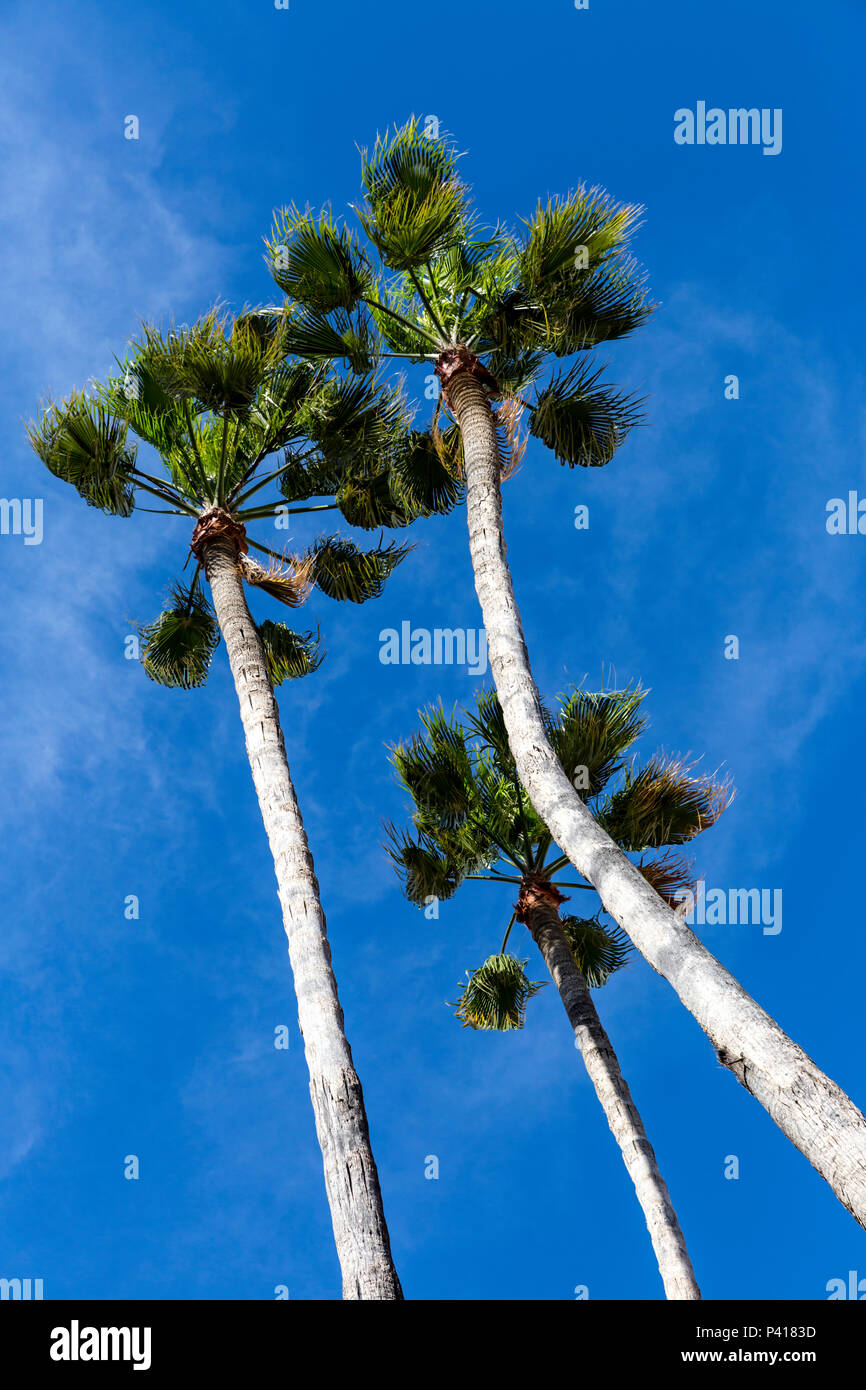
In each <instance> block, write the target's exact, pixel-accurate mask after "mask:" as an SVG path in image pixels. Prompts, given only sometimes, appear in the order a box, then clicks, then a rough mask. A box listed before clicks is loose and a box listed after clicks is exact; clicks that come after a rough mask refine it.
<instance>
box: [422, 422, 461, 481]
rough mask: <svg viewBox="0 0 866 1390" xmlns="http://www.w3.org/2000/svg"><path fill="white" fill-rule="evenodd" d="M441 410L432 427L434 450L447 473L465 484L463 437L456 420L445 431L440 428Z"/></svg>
mask: <svg viewBox="0 0 866 1390" xmlns="http://www.w3.org/2000/svg"><path fill="white" fill-rule="evenodd" d="M439 414H440V411H439V408H438V407H437V409H436V413H435V414H434V416H433V423H432V425H431V426H430V438H431V439H432V440H433V448H434V449H435V450H436V456H437V458H438V459H439V462H440V463H441V464H442V467H443V468H444V469H445V471H446V473H449V474H450V476H451V477H452V478H456V479H457V480H458V482H463V478H464V472H463V436H462V435H461V433H460V429H459V426H458V425H457V422H456V421H455V420H452V421H451V423H450V424H449V425H446V427H445V429H444V430H441V429H440V428H439Z"/></svg>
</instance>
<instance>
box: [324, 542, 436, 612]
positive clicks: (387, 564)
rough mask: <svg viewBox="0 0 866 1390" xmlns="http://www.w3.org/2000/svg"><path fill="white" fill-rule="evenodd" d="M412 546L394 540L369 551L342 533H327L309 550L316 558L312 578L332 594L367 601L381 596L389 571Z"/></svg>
mask: <svg viewBox="0 0 866 1390" xmlns="http://www.w3.org/2000/svg"><path fill="white" fill-rule="evenodd" d="M411 549H412V547H411V546H398V545H397V544H396V543H395V542H394V541H392V542H391V543H390V544H389V545H384V546H378V547H376V549H374V550H366V551H365V550H360V549H359V548H358V546H356V545H355V543H354V541H350V540H346V539H345V538H344V537H342V536H339V535H335V536H327V537H325V538H323V539H322V540H318V541H316V543H315V545H313V546H312V547H311V549H310V551H309V552H308V554H309V556H310V557H311V558H312V560H313V562H314V563H313V567H312V570H311V574H312V578H313V581H314V583H316V584H317V585H318V587H319V588H320V589H321V591H322V593H323V594H327V596H328V598H333V599H338V600H340V601H344V600H345V601H348V602H350V603H366V601H367V599H371V598H378V597H379V595H380V594H381V593H382V590H383V589H384V587H385V582H386V580H387V579H388V577H389V575H390V574H391V573H392V572H393V571H394V570H395V569H396V567H397V565H399V564H400V562H401V560H404V559H405V558H406V556H407V555H408V554H409V551H410V550H411Z"/></svg>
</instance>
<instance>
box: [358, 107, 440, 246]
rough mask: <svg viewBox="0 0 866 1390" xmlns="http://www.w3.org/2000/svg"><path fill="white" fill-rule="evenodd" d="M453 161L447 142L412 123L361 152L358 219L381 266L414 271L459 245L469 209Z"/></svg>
mask: <svg viewBox="0 0 866 1390" xmlns="http://www.w3.org/2000/svg"><path fill="white" fill-rule="evenodd" d="M456 161H457V157H456V155H455V153H454V150H453V148H452V147H451V145H450V144H449V142H448V141H447V139H444V138H442V137H440V138H439V139H435V140H434V139H432V138H430V137H429V136H426V135H425V134H424V132H423V130H422V129H421V127H420V123H419V122H418V121H417V120H416V119H414V118H413V119H412V120H410V121H408V122H407V124H406V125H405V126H403V127H402V128H401V129H399V130H397V131H396V132H395V134H394V135H393V137H390V138H389V135H388V132H387V131H386V133H385V136H384V137H380V138H378V139H377V140H376V145H375V147H374V150H373V153H372V155H369V154H368V153H367V151H366V150H364V151H363V152H362V170H361V179H362V184H363V188H364V193H365V195H366V205H365V206H364V207H363V208H359V209H357V211H358V217H359V219H360V221H361V224H362V226H363V227H364V230H365V232H366V233H367V236H368V237H369V238H370V241H371V242H372V243H373V245H374V246H375V247H376V249H377V251H378V252H379V255H380V256H381V257H382V260H383V261H384V263H385V265H387V266H391V267H392V268H394V269H398V270H411V269H416V268H418V267H420V266H423V265H424V264H425V263H426V262H427V261H429V260H431V258H433V257H435V256H437V255H438V254H440V253H441V252H442V251H444V250H445V249H446V248H447V247H448V246H449V245H451V244H452V243H453V242H455V241H456V240H458V237H459V233H460V230H461V228H462V225H463V223H464V220H465V218H466V211H467V209H466V192H465V189H464V188H463V186H462V184H461V183H460V182H459V180H458V178H457V174H456Z"/></svg>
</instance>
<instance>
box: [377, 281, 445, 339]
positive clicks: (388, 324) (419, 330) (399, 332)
mask: <svg viewBox="0 0 866 1390" xmlns="http://www.w3.org/2000/svg"><path fill="white" fill-rule="evenodd" d="M367 309H368V312H369V315H370V320H371V322H372V323H373V324H374V325H375V328H376V330H377V331H378V333H379V335H380V337H381V339H382V342H383V343H384V345H385V347H387V348H390V349H391V350H392V351H393V352H396V353H401V354H403V355H405V356H407V357H414V358H415V359H416V360H417V361H420V360H421V359H422V358H424V357H425V356H429V355H430V354H431V349H432V348H433V347H434V346H435V340H436V335H435V333H433V332H432V331H431V327H430V324H429V320H428V318H427V316H426V315H425V314H424V312H423V310H422V308H421V306H420V300H419V299H418V294H417V290H416V288H415V285H414V283H413V281H412V278H411V276H409V275H406V274H404V273H401V274H399V275H394V276H389V277H388V278H387V280H384V281H378V282H377V283H376V285H375V287H374V288H373V289H372V291H371V293H370V297H369V299H368V301H367Z"/></svg>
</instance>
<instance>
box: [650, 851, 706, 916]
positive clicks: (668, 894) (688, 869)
mask: <svg viewBox="0 0 866 1390" xmlns="http://www.w3.org/2000/svg"><path fill="white" fill-rule="evenodd" d="M694 867H695V865H694V860H689V859H683V858H682V857H681V856H680V855H678V854H660V855H659V856H658V857H657V858H656V859H651V860H649V862H647V863H644V862H643V861H641V863H640V864H636V865H635V868H637V869H639V870H640V872H641V873H642V874H643V876H644V878H645V879H646V881H647V883H649V884H650V885H651V886H652V887H653V888H654V889H655V890H656V892H657V893H658V895H659V897H660V898H663V899H664V901H665V902H666V903H668V904H669V906H670V907H673V908H679V907H681V906H682V902H683V894H684V893H687V892H694V890H695V881H694Z"/></svg>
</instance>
